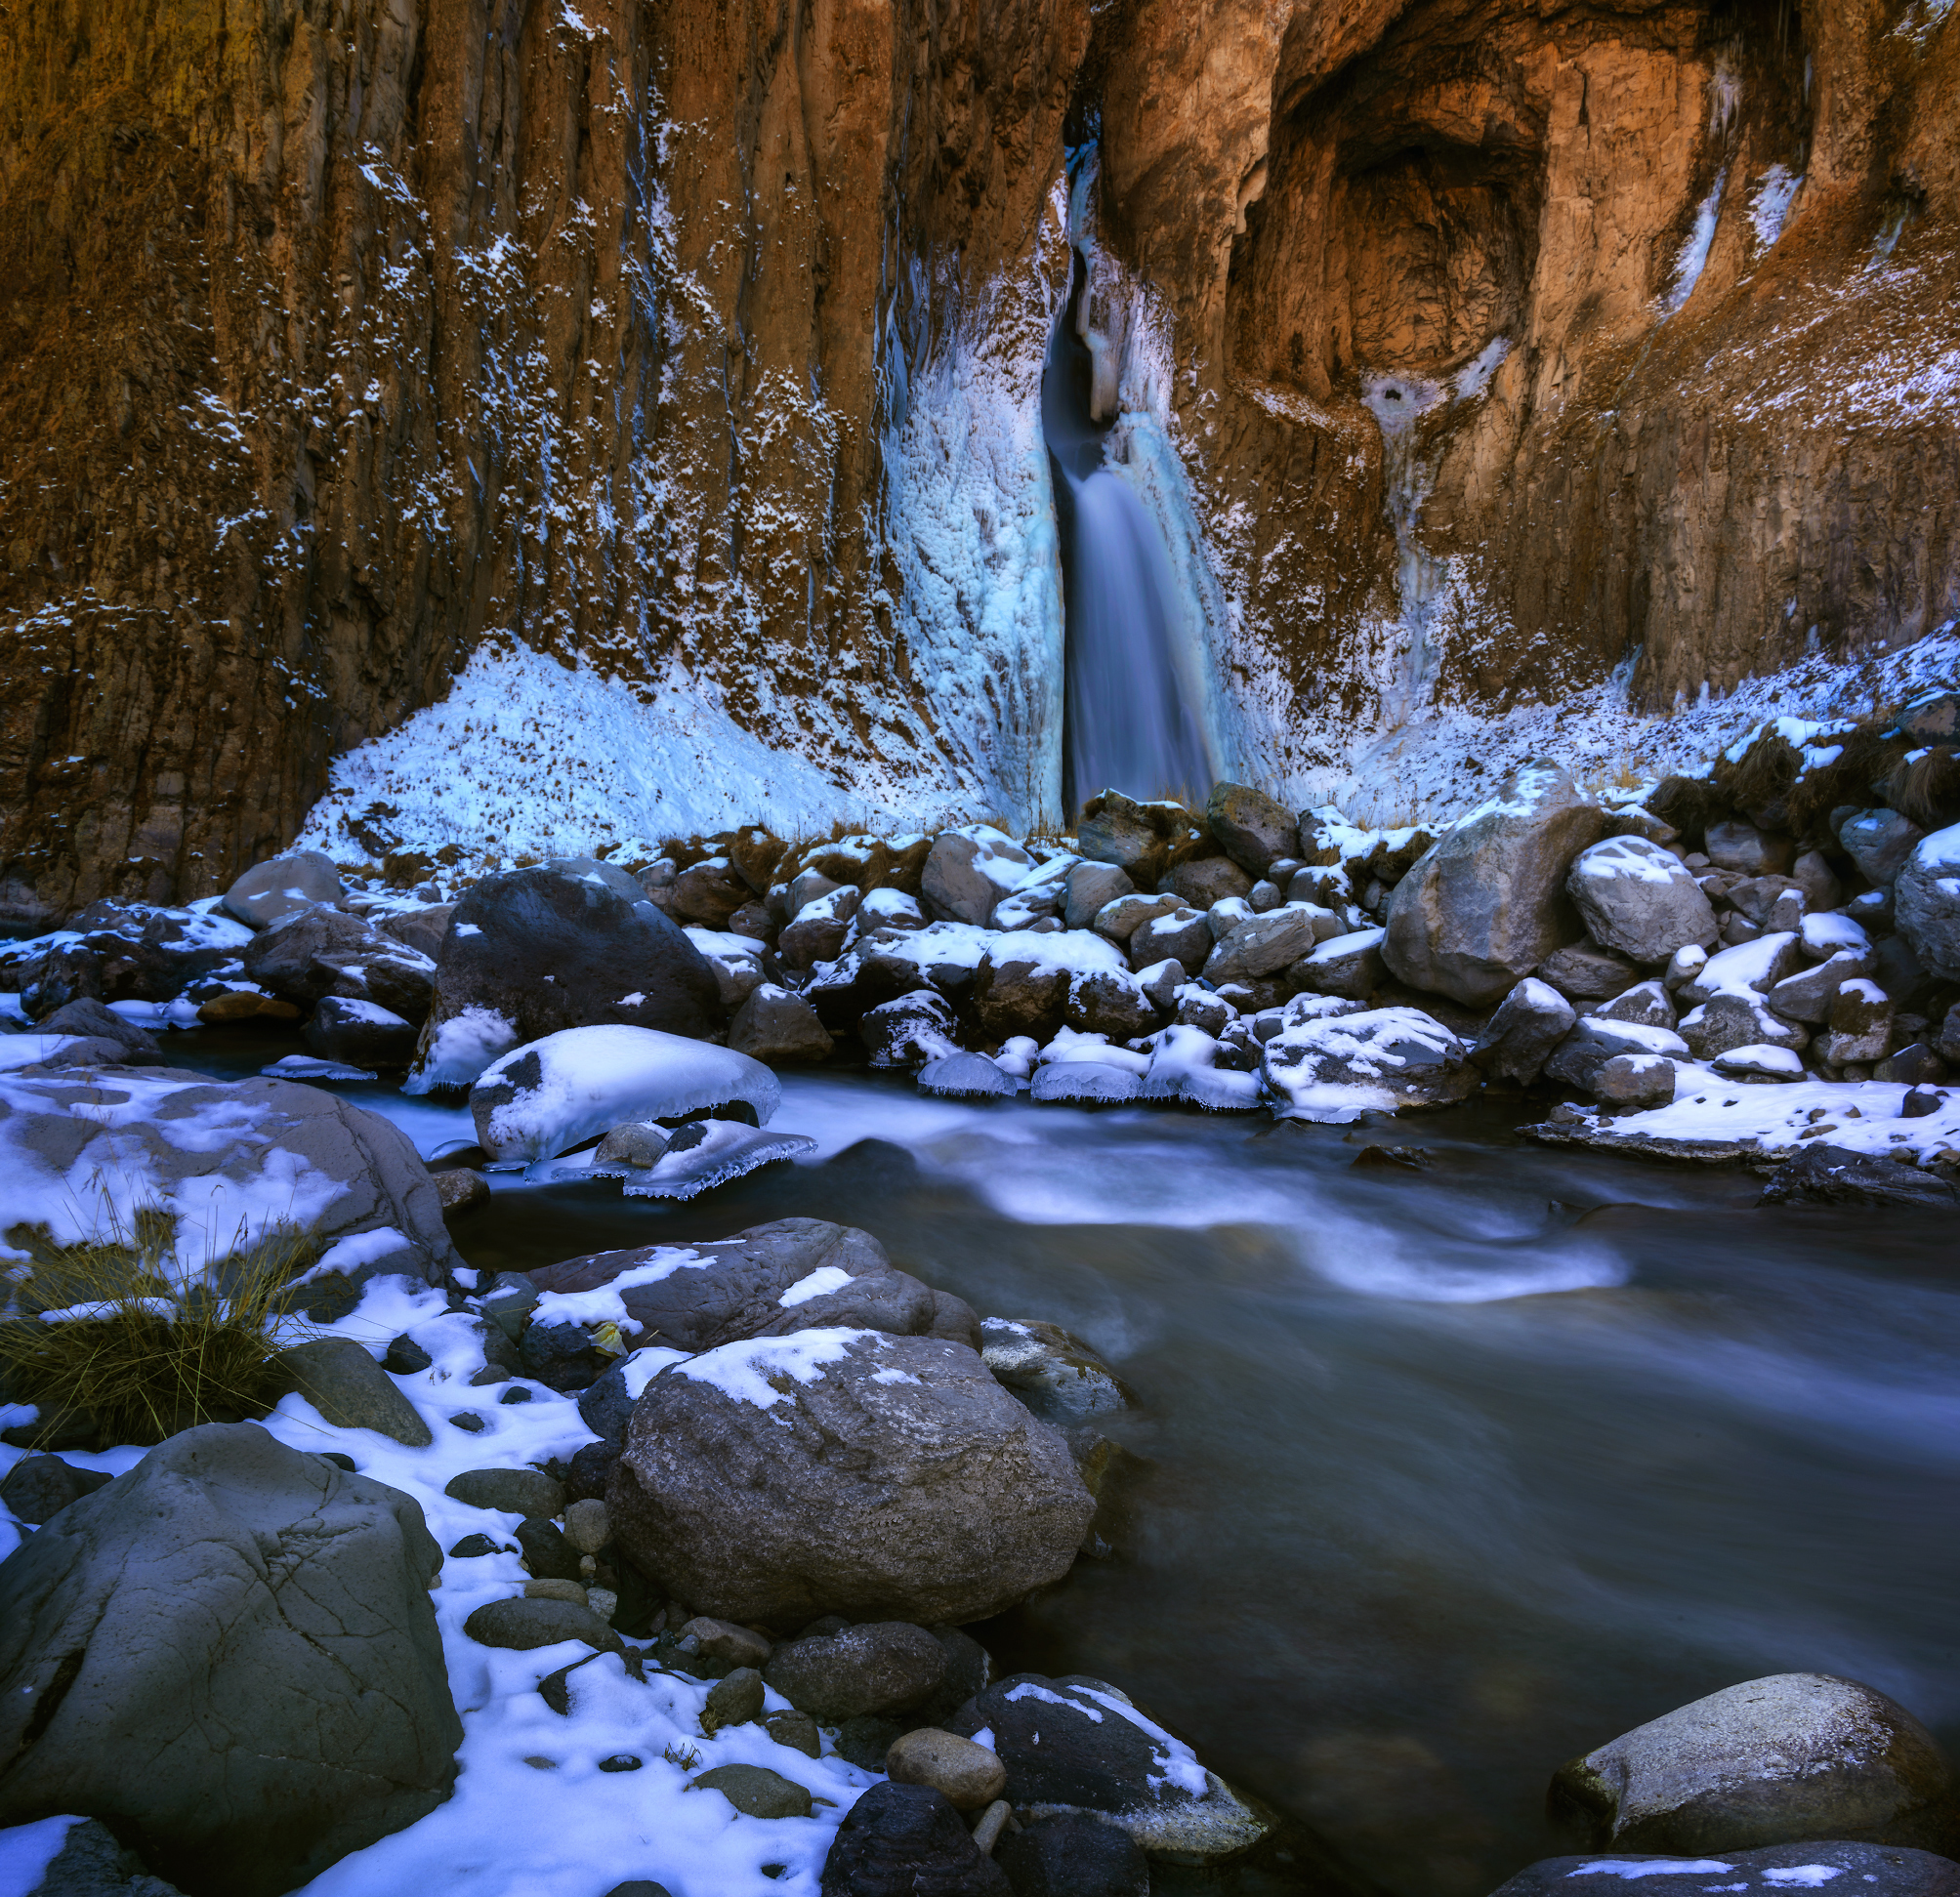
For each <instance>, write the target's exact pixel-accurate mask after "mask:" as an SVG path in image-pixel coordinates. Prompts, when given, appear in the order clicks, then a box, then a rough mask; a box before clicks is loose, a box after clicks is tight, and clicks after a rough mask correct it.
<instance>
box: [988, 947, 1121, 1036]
mask: <svg viewBox="0 0 1960 1897" xmlns="http://www.w3.org/2000/svg"><path fill="white" fill-rule="evenodd" d="M1042 939H1043V938H1042V937H1040V936H1038V935H1030V934H1027V933H1024V932H1022V933H1016V934H1014V935H1004V936H1001V937H1000V938H999V944H1000V946H996V947H994V948H990V949H989V950H988V951H987V952H986V953H985V954H984V955H983V956H982V957H981V958H980V968H979V970H978V971H977V972H976V974H975V976H974V1006H975V1011H976V1013H977V1014H978V1015H979V1018H980V1032H981V1033H982V1034H984V1035H985V1036H986V1037H987V1039H988V1040H990V1041H1006V1040H1008V1039H1010V1038H1011V1037H1013V1036H1014V1035H1017V1034H1026V1035H1031V1036H1032V1037H1033V1038H1034V1039H1035V1040H1037V1041H1046V1040H1048V1039H1049V1037H1050V1036H1051V1035H1053V1034H1054V1032H1055V1030H1056V1029H1057V1028H1058V1027H1060V1026H1061V1025H1062V1015H1063V1008H1064V1007H1065V1006H1066V1005H1067V1001H1068V976H1069V970H1068V969H1067V968H1065V967H1064V966H1063V964H1062V963H1060V962H1059V961H1050V960H1048V959H1047V958H1046V957H1045V956H1044V955H1043V954H1042V951H1041V949H1040V947H1039V946H1038V944H1039V943H1040V942H1041V940H1042ZM1095 939H1096V940H1098V941H1101V940H1102V937H1101V936H1098V937H1096V938H1095Z"/></svg>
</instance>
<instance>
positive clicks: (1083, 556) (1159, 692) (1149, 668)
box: [1041, 253, 1216, 810]
mask: <svg viewBox="0 0 1960 1897" xmlns="http://www.w3.org/2000/svg"><path fill="white" fill-rule="evenodd" d="M1087 276H1088V271H1087V267H1086V266H1085V265H1084V263H1083V261H1082V258H1081V256H1080V254H1079V253H1078V255H1077V257H1076V260H1075V282H1074V284H1073V286H1072V294H1071V295H1070V297H1069V300H1068V305H1067V308H1066V309H1064V310H1063V315H1062V320H1061V321H1060V322H1059V323H1057V324H1056V327H1055V335H1054V338H1053V340H1052V341H1051V343H1050V345H1049V351H1048V361H1047V364H1046V367H1045V368H1044V370H1043V373H1042V381H1041V426H1042V433H1043V434H1044V435H1045V437H1046V439H1047V442H1048V452H1049V457H1050V461H1051V463H1052V465H1053V467H1054V471H1055V475H1056V480H1055V500H1056V513H1057V515H1058V517H1059V519H1060V523H1061V528H1062V544H1063V567H1064V572H1065V575H1066V605H1067V648H1066V650H1067V658H1066V665H1065V679H1066V687H1067V709H1066V713H1065V716H1064V746H1063V751H1064V760H1065V763H1064V769H1065V779H1064V783H1063V800H1064V802H1065V804H1067V806H1068V808H1069V809H1071V810H1073V809H1077V808H1079V807H1080V805H1081V804H1083V803H1084V802H1085V801H1086V800H1087V799H1089V798H1091V797H1093V796H1095V795H1096V794H1097V793H1098V792H1099V791H1103V790H1118V791H1122V792H1123V793H1124V794H1125V795H1127V796H1130V797H1136V798H1155V797H1168V796H1176V797H1183V798H1187V799H1195V800H1202V799H1203V798H1204V796H1205V795H1206V793H1207V792H1208V791H1209V790H1210V789H1211V784H1212V779H1213V777H1214V775H1215V774H1216V773H1215V772H1214V770H1213V767H1212V763H1211V760H1210V757H1209V754H1208V751H1207V747H1206V745H1205V741H1204V735H1203V731H1202V729H1201V727H1200V724H1199V721H1198V720H1197V718H1196V717H1195V716H1194V715H1193V712H1192V704H1193V701H1194V693H1193V692H1192V690H1191V689H1190V688H1189V681H1187V680H1184V679H1182V678H1181V677H1180V675H1179V670H1178V664H1177V652H1176V643H1175V640H1174V638H1173V628H1174V625H1175V623H1176V621H1175V615H1176V613H1177V611H1178V604H1177V593H1176V587H1175V585H1174V583H1173V581H1172V579H1171V569H1170V562H1169V560H1168V559H1167V557H1165V554H1164V544H1163V538H1162V536H1161V534H1160V533H1159V532H1158V529H1157V525H1156V523H1155V521H1153V520H1152V519H1151V518H1150V515H1149V514H1148V512H1147V510H1146V509H1145V507H1144V504H1143V502H1142V501H1141V500H1140V499H1139V498H1138V496H1137V493H1136V490H1135V489H1134V488H1132V487H1131V486H1130V484H1129V482H1127V481H1126V480H1124V479H1123V477H1122V476H1121V475H1120V474H1114V473H1112V472H1111V471H1110V469H1109V468H1108V467H1107V466H1106V465H1105V448H1106V445H1107V436H1108V433H1109V429H1108V425H1107V422H1106V421H1104V420H1099V419H1098V416H1097V413H1096V408H1097V402H1096V383H1097V380H1098V378H1097V374H1096V371H1097V367H1098V365H1097V363H1096V361H1095V359H1094V356H1093V354H1092V351H1091V349H1090V348H1089V346H1088V344H1087V343H1086V342H1085V341H1084V337H1083V331H1084V329H1085V327H1086V325H1085V324H1084V322H1083V315H1082V312H1083V310H1084V309H1085V307H1086V284H1087Z"/></svg>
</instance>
